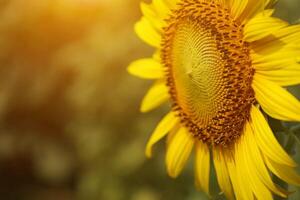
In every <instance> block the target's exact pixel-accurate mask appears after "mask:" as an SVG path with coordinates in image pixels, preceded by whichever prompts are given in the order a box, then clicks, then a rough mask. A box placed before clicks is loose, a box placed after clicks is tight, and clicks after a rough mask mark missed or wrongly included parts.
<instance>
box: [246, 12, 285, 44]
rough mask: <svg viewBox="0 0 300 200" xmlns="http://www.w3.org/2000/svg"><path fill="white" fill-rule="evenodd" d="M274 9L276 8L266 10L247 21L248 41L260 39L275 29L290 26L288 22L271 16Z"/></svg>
mask: <svg viewBox="0 0 300 200" xmlns="http://www.w3.org/2000/svg"><path fill="white" fill-rule="evenodd" d="M273 11H274V10H265V11H263V12H261V13H259V14H258V15H256V16H255V17H253V18H252V19H250V20H249V21H248V22H247V23H246V25H245V28H244V38H245V40H246V41H248V42H253V41H255V40H259V39H261V38H264V37H266V36H267V35H270V34H272V33H274V31H277V30H279V29H281V28H283V27H285V26H288V23H286V22H284V21H282V20H280V19H278V18H274V17H271V14H272V13H273Z"/></svg>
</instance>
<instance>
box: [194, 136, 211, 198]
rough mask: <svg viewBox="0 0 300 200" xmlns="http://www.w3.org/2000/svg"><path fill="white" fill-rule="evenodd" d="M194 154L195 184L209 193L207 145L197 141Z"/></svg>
mask: <svg viewBox="0 0 300 200" xmlns="http://www.w3.org/2000/svg"><path fill="white" fill-rule="evenodd" d="M195 156H196V160H195V178H196V186H197V187H198V188H199V189H202V190H203V191H204V192H206V194H207V195H209V175H210V174H209V173H210V156H209V149H208V146H207V145H206V144H204V143H202V142H200V141H198V142H197V143H196V155H195Z"/></svg>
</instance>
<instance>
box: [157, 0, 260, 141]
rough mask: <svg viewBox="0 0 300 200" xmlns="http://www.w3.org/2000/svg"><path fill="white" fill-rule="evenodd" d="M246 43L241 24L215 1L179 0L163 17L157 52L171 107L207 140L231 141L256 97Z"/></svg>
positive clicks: (191, 129) (189, 127) (203, 139)
mask: <svg viewBox="0 0 300 200" xmlns="http://www.w3.org/2000/svg"><path fill="white" fill-rule="evenodd" d="M249 49H250V48H249V44H248V43H247V42H245V41H244V40H243V26H242V25H241V24H240V23H239V22H237V21H235V20H234V19H233V18H232V17H231V14H230V11H229V10H228V9H226V8H225V7H224V6H223V5H220V4H218V3H215V2H214V1H211V2H206V1H204V0H202V1H201V0H182V1H181V2H180V4H179V5H178V8H177V9H176V10H174V11H172V14H171V15H170V17H169V18H168V19H167V26H166V27H165V28H164V31H163V36H162V50H161V58H162V63H163V65H164V67H165V71H166V77H167V85H168V88H169V93H170V95H171V99H172V103H173V104H172V107H173V110H174V111H176V113H177V114H178V116H179V117H180V119H181V123H182V124H183V125H184V126H186V127H187V128H188V129H189V130H190V132H191V133H192V134H193V135H194V136H195V137H197V138H198V139H200V140H202V141H203V142H205V143H207V144H211V145H214V146H218V145H222V146H227V145H229V144H231V143H232V142H233V141H235V140H236V139H237V138H239V137H240V135H241V134H242V132H243V129H244V126H245V123H246V122H247V120H249V116H250V108H251V105H252V104H253V103H254V102H255V99H254V91H253V89H252V87H251V83H252V80H253V75H254V69H253V68H252V65H251V58H250V56H249V54H250V53H249V51H250V50H249Z"/></svg>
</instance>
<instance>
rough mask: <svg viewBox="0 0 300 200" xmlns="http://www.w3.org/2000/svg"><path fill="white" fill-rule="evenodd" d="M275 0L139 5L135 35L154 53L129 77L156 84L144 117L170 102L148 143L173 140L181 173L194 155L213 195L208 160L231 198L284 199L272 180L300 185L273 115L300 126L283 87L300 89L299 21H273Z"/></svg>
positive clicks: (174, 163)
mask: <svg viewBox="0 0 300 200" xmlns="http://www.w3.org/2000/svg"><path fill="white" fill-rule="evenodd" d="M274 3H275V1H274V0H153V1H152V3H151V4H146V3H141V10H142V13H143V15H144V16H143V17H142V18H141V20H140V21H138V22H137V23H136V25H135V31H136V33H137V35H138V36H139V37H140V38H141V39H142V40H143V41H145V42H146V43H147V44H149V45H150V46H152V47H154V48H155V51H154V54H153V56H151V57H150V58H143V59H139V60H137V61H134V62H133V63H131V64H130V66H129V67H128V71H129V73H131V74H133V75H135V76H138V77H141V78H144V79H153V80H155V81H154V84H153V86H152V87H151V88H150V90H149V91H148V93H147V94H146V96H145V97H144V99H143V101H142V105H141V111H142V112H148V111H150V110H152V109H154V108H156V107H158V106H160V105H161V104H163V103H164V102H167V101H169V102H170V104H171V108H172V109H171V111H170V112H169V113H168V114H166V116H165V117H163V119H162V120H161V121H160V123H159V124H158V126H157V127H156V129H155V130H154V132H153V134H152V136H151V137H150V139H149V141H148V144H147V146H146V155H147V156H148V157H151V156H152V148H153V145H154V144H155V143H156V142H158V141H159V140H160V139H162V138H163V137H165V136H166V137H167V152H166V166H167V171H168V174H169V175H170V176H171V177H174V178H175V177H177V176H178V175H179V174H180V173H181V171H182V169H183V168H184V166H185V164H186V162H187V160H188V158H189V156H190V154H191V152H192V151H193V149H194V150H195V166H194V168H195V183H196V186H197V187H198V188H200V189H202V190H203V191H204V192H206V193H207V194H208V195H209V181H210V180H209V177H210V169H211V166H210V163H211V161H210V160H212V163H213V165H214V168H215V170H216V175H217V181H218V184H219V187H220V189H221V191H222V192H223V193H224V194H225V196H226V197H227V198H228V199H241V200H248V199H263V200H268V199H273V194H276V195H278V196H281V197H284V198H286V197H287V196H288V194H289V192H288V191H286V190H284V189H283V188H281V187H279V186H278V185H276V184H275V183H274V182H273V181H272V176H273V175H275V176H277V177H279V178H280V179H282V180H283V181H285V182H287V183H290V184H294V185H300V176H299V175H298V174H297V173H296V170H295V168H296V166H297V164H296V163H295V162H294V161H293V160H292V158H290V156H289V155H288V154H287V153H286V152H285V151H284V149H283V148H282V147H281V145H280V144H279V143H278V141H277V140H276V138H275V136H274V135H273V132H272V130H271V128H270V127H269V125H268V122H267V120H266V116H267V115H269V116H270V117H272V118H275V119H278V120H283V121H300V102H299V101H298V100H297V99H296V98H295V97H294V96H293V95H292V94H290V93H289V92H288V91H287V90H286V89H285V88H284V87H286V86H289V85H297V84H299V83H300V64H299V60H300V59H299V55H300V25H289V24H288V23H287V22H285V21H282V20H280V19H278V18H275V17H273V16H272V14H273V12H274V9H273V6H274Z"/></svg>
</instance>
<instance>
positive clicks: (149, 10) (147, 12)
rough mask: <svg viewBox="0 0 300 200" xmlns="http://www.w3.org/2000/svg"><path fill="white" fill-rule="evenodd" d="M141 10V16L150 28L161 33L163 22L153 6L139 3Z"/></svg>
mask: <svg viewBox="0 0 300 200" xmlns="http://www.w3.org/2000/svg"><path fill="white" fill-rule="evenodd" d="M141 10H142V13H143V15H144V16H145V17H146V18H147V19H148V20H149V22H150V23H151V24H152V26H153V27H154V28H155V29H156V30H158V31H159V32H161V30H162V27H163V26H164V25H165V21H164V20H163V19H161V18H160V17H159V16H158V14H157V11H156V9H155V8H154V6H153V5H152V4H150V5H149V4H146V3H145V2H141Z"/></svg>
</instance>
